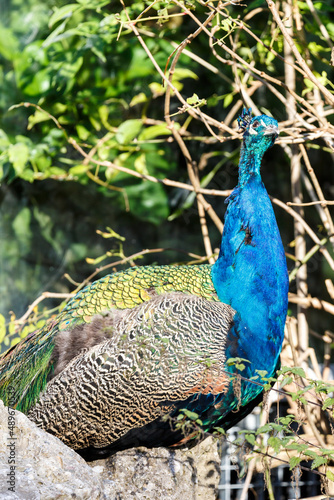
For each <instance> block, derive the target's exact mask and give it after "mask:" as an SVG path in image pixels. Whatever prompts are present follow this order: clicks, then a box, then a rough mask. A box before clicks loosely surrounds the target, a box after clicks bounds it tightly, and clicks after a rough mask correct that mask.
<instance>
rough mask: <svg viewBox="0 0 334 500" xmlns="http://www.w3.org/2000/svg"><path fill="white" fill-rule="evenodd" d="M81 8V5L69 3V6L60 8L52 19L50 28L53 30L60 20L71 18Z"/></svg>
mask: <svg viewBox="0 0 334 500" xmlns="http://www.w3.org/2000/svg"><path fill="white" fill-rule="evenodd" d="M79 8H80V5H78V4H77V3H69V4H67V5H64V6H63V7H60V8H59V9H56V10H55V12H54V13H53V14H52V16H51V17H50V21H49V28H52V26H53V25H54V24H56V23H57V22H58V21H60V19H64V18H66V17H71V16H72V14H73V12H75V11H76V10H78V9H79Z"/></svg>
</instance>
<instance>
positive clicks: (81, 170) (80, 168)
mask: <svg viewBox="0 0 334 500" xmlns="http://www.w3.org/2000/svg"><path fill="white" fill-rule="evenodd" d="M88 170H90V167H89V165H82V164H81V165H75V167H71V168H70V169H69V171H68V172H69V173H70V174H71V175H74V176H76V175H81V174H85V173H86V172H87V171H88Z"/></svg>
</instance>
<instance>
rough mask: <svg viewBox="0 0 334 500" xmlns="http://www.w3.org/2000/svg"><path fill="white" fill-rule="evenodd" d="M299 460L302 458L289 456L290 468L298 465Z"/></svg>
mask: <svg viewBox="0 0 334 500" xmlns="http://www.w3.org/2000/svg"><path fill="white" fill-rule="evenodd" d="M301 461H302V459H301V458H300V457H291V458H290V460H289V464H290V470H292V469H294V468H295V467H296V466H297V465H299V464H300V462H301Z"/></svg>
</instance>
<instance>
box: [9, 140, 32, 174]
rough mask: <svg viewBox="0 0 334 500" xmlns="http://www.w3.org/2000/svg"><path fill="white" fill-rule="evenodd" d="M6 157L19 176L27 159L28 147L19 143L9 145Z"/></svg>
mask: <svg viewBox="0 0 334 500" xmlns="http://www.w3.org/2000/svg"><path fill="white" fill-rule="evenodd" d="M8 157H9V161H10V162H11V163H12V164H13V167H14V170H15V172H16V174H17V175H18V176H21V175H22V172H23V170H24V169H25V166H26V164H27V161H28V158H29V148H28V146H26V144H22V143H19V142H18V143H16V144H11V145H10V146H9V148H8Z"/></svg>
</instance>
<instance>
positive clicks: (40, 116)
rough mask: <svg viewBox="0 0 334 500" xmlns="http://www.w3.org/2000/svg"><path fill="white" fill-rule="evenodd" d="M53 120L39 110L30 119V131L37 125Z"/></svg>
mask: <svg viewBox="0 0 334 500" xmlns="http://www.w3.org/2000/svg"><path fill="white" fill-rule="evenodd" d="M48 120H51V117H50V115H49V114H48V113H46V112H45V111H40V110H39V109H37V110H36V111H35V113H34V114H33V115H30V116H29V118H28V123H29V125H28V127H27V128H28V130H31V129H32V128H33V126H34V125H36V123H41V122H46V121H48Z"/></svg>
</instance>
